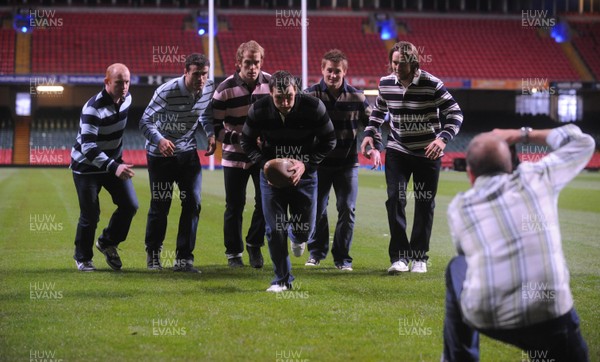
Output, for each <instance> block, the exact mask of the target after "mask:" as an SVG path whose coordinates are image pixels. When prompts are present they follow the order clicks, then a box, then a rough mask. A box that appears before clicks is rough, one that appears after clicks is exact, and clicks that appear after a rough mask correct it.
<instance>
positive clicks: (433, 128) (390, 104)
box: [365, 70, 463, 157]
mask: <svg viewBox="0 0 600 362" xmlns="http://www.w3.org/2000/svg"><path fill="white" fill-rule="evenodd" d="M388 112H389V115H390V128H391V132H390V136H389V137H388V143H387V147H388V148H391V149H394V150H397V151H400V152H404V153H408V154H411V155H414V156H421V157H425V147H427V145H429V144H430V143H431V142H432V141H433V140H434V139H436V138H437V137H442V138H445V139H446V140H448V141H449V140H451V139H452V138H454V136H456V134H458V131H459V130H460V126H461V124H462V121H463V114H462V111H461V109H460V107H459V106H458V104H457V103H456V101H455V100H454V98H453V97H452V95H450V93H449V92H448V90H446V87H445V86H444V83H443V82H442V81H441V80H439V79H438V78H436V77H434V76H433V75H431V74H429V73H427V72H426V71H424V70H418V71H417V74H415V77H414V79H413V81H412V83H411V84H410V85H409V86H408V87H404V86H403V85H402V83H400V82H399V81H398V79H397V77H396V75H394V74H390V75H388V76H385V77H382V78H381V79H380V81H379V96H377V100H376V102H375V106H374V107H373V112H372V113H371V117H370V118H369V126H368V127H367V128H366V129H365V136H370V137H373V136H374V135H375V134H377V132H378V130H377V129H378V128H379V127H380V126H381V124H382V123H383V122H384V119H385V116H386V113H388ZM439 113H441V114H442V115H444V116H445V118H446V119H445V121H444V124H441V122H440V115H439Z"/></svg>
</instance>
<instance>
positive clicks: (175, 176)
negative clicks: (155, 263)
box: [146, 150, 202, 261]
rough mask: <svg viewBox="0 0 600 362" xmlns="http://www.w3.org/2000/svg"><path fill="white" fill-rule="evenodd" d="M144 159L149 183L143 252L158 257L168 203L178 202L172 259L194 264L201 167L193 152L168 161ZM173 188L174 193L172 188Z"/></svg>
mask: <svg viewBox="0 0 600 362" xmlns="http://www.w3.org/2000/svg"><path fill="white" fill-rule="evenodd" d="M147 158H148V174H149V179H150V192H151V198H150V210H149V211H148V221H147V223H146V252H147V253H157V254H158V253H160V251H161V250H162V245H163V241H164V239H165V233H166V231H167V217H168V215H169V209H170V207H171V200H172V199H173V198H176V197H179V199H180V200H181V215H180V216H179V229H178V232H177V248H176V258H177V259H186V260H191V261H193V260H194V254H193V251H194V248H195V246H196V230H197V229H198V219H199V218H200V200H201V199H200V192H201V187H202V167H201V166H200V159H199V158H198V153H197V152H196V150H194V151H188V152H183V153H180V154H177V155H175V156H172V157H154V156H149V155H148V156H147ZM174 183H175V184H177V186H178V189H177V188H175V187H174Z"/></svg>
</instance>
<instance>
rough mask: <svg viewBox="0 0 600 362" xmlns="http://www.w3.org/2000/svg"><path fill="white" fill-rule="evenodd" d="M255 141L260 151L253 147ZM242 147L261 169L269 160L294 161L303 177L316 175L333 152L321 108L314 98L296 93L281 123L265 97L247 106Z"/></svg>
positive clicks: (327, 122) (326, 117) (332, 137)
mask: <svg viewBox="0 0 600 362" xmlns="http://www.w3.org/2000/svg"><path fill="white" fill-rule="evenodd" d="M258 137H260V138H261V140H262V146H261V147H259V146H258V145H257V144H256V139H257V138H258ZM242 147H243V149H244V151H246V153H247V154H248V157H249V158H250V159H251V160H252V161H253V162H255V163H256V164H257V165H259V166H260V168H261V169H262V168H263V167H264V166H265V163H266V162H267V161H268V160H271V159H273V158H294V159H296V160H300V161H302V162H303V163H304V165H305V168H306V172H305V175H306V174H308V173H310V172H314V171H316V170H317V166H318V165H319V163H321V161H323V159H324V158H325V156H327V154H328V153H329V152H331V150H333V149H334V148H335V132H334V129H333V124H332V123H331V121H330V119H329V115H327V111H326V110H325V105H324V104H323V102H321V101H320V100H319V99H318V98H315V97H313V96H310V95H308V94H304V93H296V97H295V98H294V106H293V107H292V109H291V110H290V112H289V113H288V114H287V115H286V116H285V119H284V118H282V115H281V113H279V110H278V109H277V108H276V107H275V104H274V103H273V99H272V98H271V97H270V96H269V97H263V98H262V99H260V100H258V101H256V102H255V103H254V104H252V105H251V106H250V110H248V118H247V119H246V123H245V124H244V129H243V133H242Z"/></svg>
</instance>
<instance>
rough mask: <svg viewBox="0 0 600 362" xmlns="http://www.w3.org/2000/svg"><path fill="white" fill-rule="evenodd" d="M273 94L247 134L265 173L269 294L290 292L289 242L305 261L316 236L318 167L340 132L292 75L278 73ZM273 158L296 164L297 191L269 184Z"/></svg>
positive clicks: (260, 104)
mask: <svg viewBox="0 0 600 362" xmlns="http://www.w3.org/2000/svg"><path fill="white" fill-rule="evenodd" d="M269 89H270V96H269V97H265V98H262V99H260V100H258V101H256V102H255V103H254V104H253V105H252V106H250V110H249V111H248V118H247V119H246V123H245V124H244V128H243V131H242V148H243V149H244V151H245V152H246V154H247V155H248V157H249V158H250V159H251V160H252V161H253V162H254V163H256V164H257V165H258V166H259V167H260V170H261V172H260V190H261V195H262V204H263V215H264V218H265V224H266V227H265V229H266V236H267V242H268V245H269V252H270V254H271V260H272V261H273V269H274V271H275V277H274V278H273V281H272V282H271V286H270V287H269V288H268V289H267V291H268V292H274V293H279V292H283V291H286V290H288V289H290V288H291V287H292V282H293V281H294V276H293V275H292V273H291V264H290V258H289V254H288V246H287V238H288V236H289V237H290V241H291V243H292V251H293V252H294V255H296V256H301V255H302V253H303V251H304V248H305V246H306V241H307V240H308V238H309V237H310V235H311V234H312V232H313V230H314V227H315V215H316V211H317V208H316V202H315V200H316V198H317V166H318V165H319V163H320V162H321V161H322V160H323V159H324V158H325V156H327V154H328V153H329V152H330V151H331V150H333V148H334V147H335V132H334V129H333V124H332V123H331V120H330V119H329V116H328V115H327V111H326V109H325V105H324V104H323V102H321V101H320V100H319V99H318V98H315V97H312V96H310V95H307V94H303V93H301V92H298V91H297V86H296V79H295V78H294V77H293V76H292V75H291V74H290V73H288V72H286V71H278V72H275V73H274V74H273V75H272V77H271V80H270V81H269ZM259 137H260V141H261V144H260V146H259V144H258V139H259ZM274 158H288V159H290V160H291V162H292V166H291V167H290V168H289V171H290V172H292V176H291V182H292V184H293V186H290V187H286V188H275V187H274V186H272V185H270V184H269V182H268V181H267V179H266V178H265V173H264V167H265V164H266V163H267V161H269V160H271V159H274ZM288 209H289V215H288Z"/></svg>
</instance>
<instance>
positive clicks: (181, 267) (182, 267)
mask: <svg viewBox="0 0 600 362" xmlns="http://www.w3.org/2000/svg"><path fill="white" fill-rule="evenodd" d="M173 271H174V272H184V273H200V270H198V269H196V268H194V264H192V262H191V261H190V260H186V259H175V263H174V264H173Z"/></svg>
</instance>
